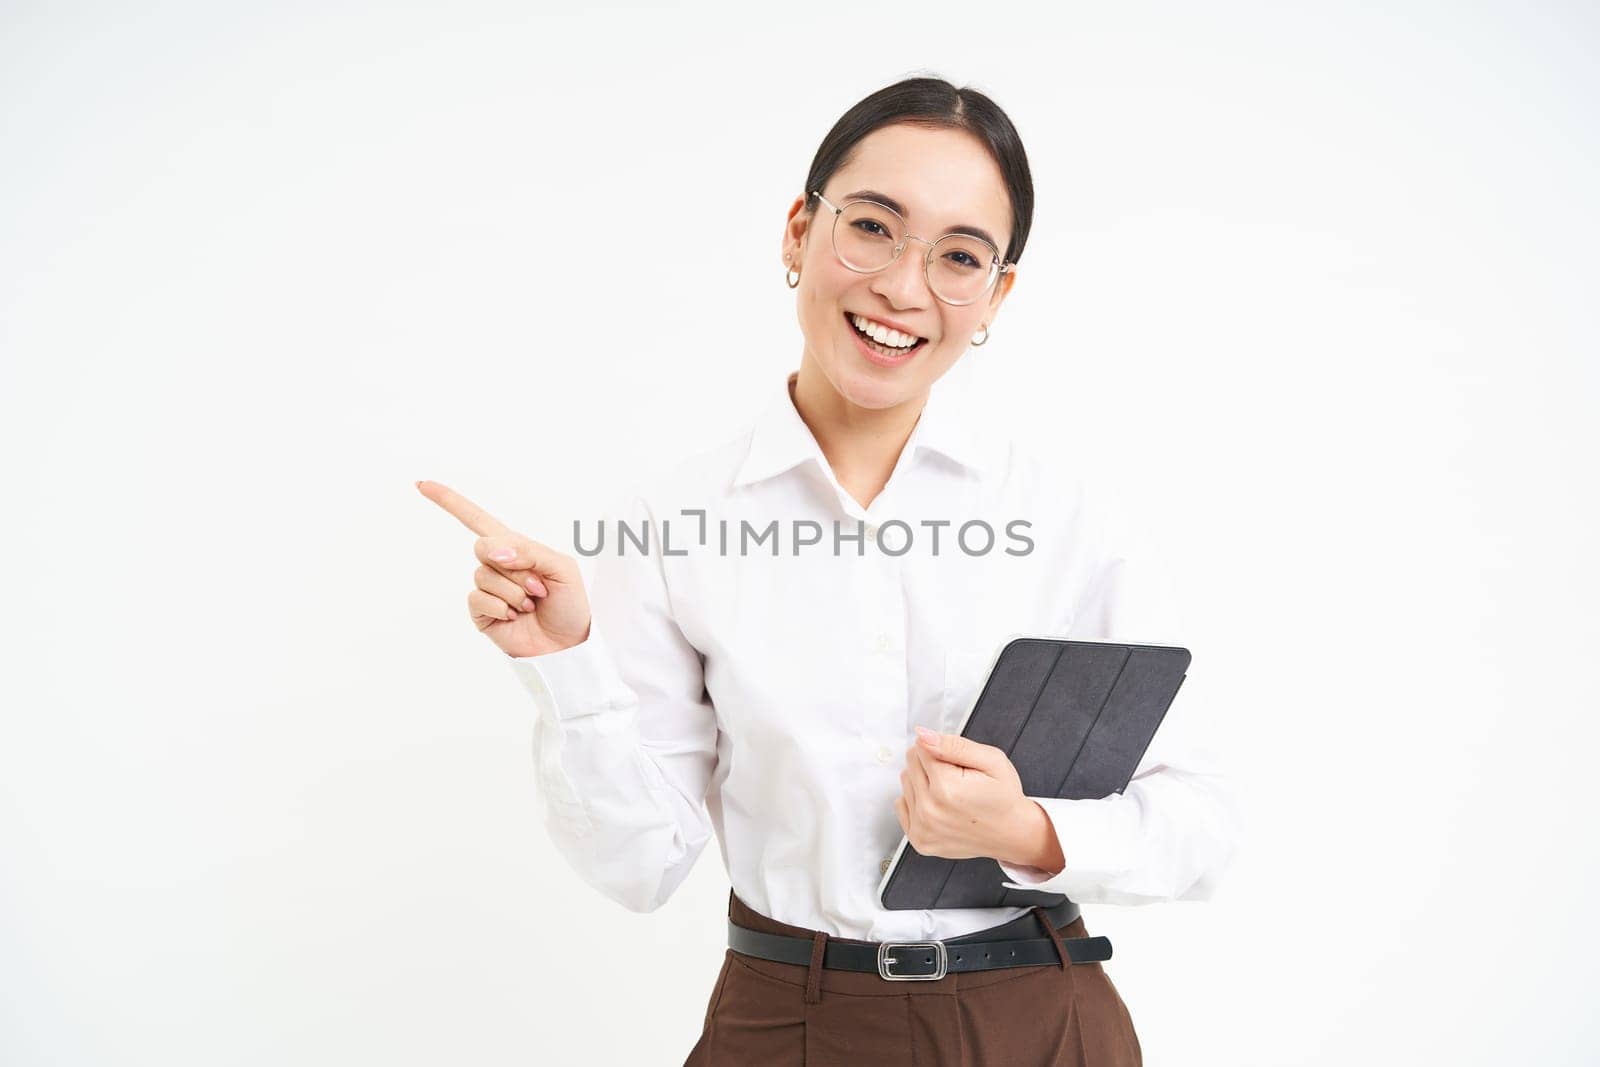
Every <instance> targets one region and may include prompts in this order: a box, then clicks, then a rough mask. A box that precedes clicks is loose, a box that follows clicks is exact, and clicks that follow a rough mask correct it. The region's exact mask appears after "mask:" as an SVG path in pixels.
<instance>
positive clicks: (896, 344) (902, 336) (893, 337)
mask: <svg viewBox="0 0 1600 1067" xmlns="http://www.w3.org/2000/svg"><path fill="white" fill-rule="evenodd" d="M850 321H851V322H853V323H855V324H856V326H858V327H859V328H860V329H861V332H862V333H865V334H867V335H868V336H869V337H871V338H872V339H873V340H874V341H876V342H878V343H879V344H880V345H888V346H889V347H890V348H910V347H911V346H912V345H914V344H916V343H917V341H918V340H919V339H918V338H916V337H913V336H911V335H910V334H906V333H901V332H900V331H899V330H891V329H889V327H887V326H885V325H883V324H882V323H878V322H873V321H872V320H871V319H868V318H863V317H862V316H860V315H855V314H852V315H851V316H850Z"/></svg>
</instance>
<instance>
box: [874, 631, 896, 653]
mask: <svg viewBox="0 0 1600 1067" xmlns="http://www.w3.org/2000/svg"><path fill="white" fill-rule="evenodd" d="M893 643H894V642H893V641H891V640H890V638H889V635H888V634H885V633H880V634H879V635H878V636H877V637H874V638H873V639H872V647H873V648H875V649H877V650H878V651H879V652H887V651H889V648H890V646H891V645H893Z"/></svg>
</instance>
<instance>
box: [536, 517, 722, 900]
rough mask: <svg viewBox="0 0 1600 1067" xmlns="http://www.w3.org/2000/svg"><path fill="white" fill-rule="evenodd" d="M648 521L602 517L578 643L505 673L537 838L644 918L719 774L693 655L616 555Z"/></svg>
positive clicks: (672, 872) (662, 585)
mask: <svg viewBox="0 0 1600 1067" xmlns="http://www.w3.org/2000/svg"><path fill="white" fill-rule="evenodd" d="M618 518H620V519H622V520H623V521H625V522H627V524H628V526H629V528H630V529H631V530H633V531H635V532H637V531H639V529H640V522H641V520H646V519H650V516H649V512H648V509H647V508H646V506H645V505H644V503H643V501H642V500H640V499H639V498H637V497H634V498H632V499H631V500H630V502H629V504H628V506H627V507H625V508H621V509H616V510H615V511H614V512H613V514H610V515H608V516H607V521H606V522H605V530H606V534H607V542H606V544H605V549H604V551H602V552H601V553H600V554H599V555H597V556H593V557H589V558H588V559H587V563H588V564H589V565H590V566H589V567H588V573H587V575H586V581H585V587H586V588H587V589H588V592H589V600H590V604H591V606H592V609H593V619H592V621H591V623H590V631H589V637H588V639H587V640H585V641H582V642H580V643H579V644H576V645H573V646H572V647H570V648H566V649H563V650H561V651H559V652H554V653H550V654H548V655H543V656H533V657H528V658H523V659H512V660H511V665H512V669H513V671H514V672H515V673H516V675H517V677H518V678H519V679H521V681H522V683H523V685H524V686H526V688H527V690H528V692H529V693H531V694H532V696H533V699H534V704H535V707H536V708H537V713H538V718H537V720H536V723H535V726H534V758H535V766H536V769H537V774H538V778H539V784H540V788H541V792H542V795H543V797H544V799H545V802H546V819H545V826H546V829H547V830H548V832H549V834H550V837H551V840H552V841H554V842H555V845H556V847H557V849H559V850H560V852H561V853H562V855H564V856H565V857H566V859H567V861H568V863H570V864H571V865H572V867H573V869H574V870H576V871H577V872H578V874H579V875H580V876H581V877H582V878H583V880H584V881H586V882H588V883H589V884H590V885H592V886H594V887H595V888H596V889H598V890H600V891H601V892H602V893H604V894H605V895H606V896H608V897H610V898H612V899H613V900H616V901H617V902H618V903H620V904H622V905H623V906H624V907H626V908H629V909H630V910H632V911H639V912H645V911H653V910H655V909H656V908H658V907H660V906H661V905H662V904H663V903H665V902H666V900H667V898H668V897H670V896H671V895H672V893H673V892H674V891H675V890H676V889H677V888H678V886H679V885H680V884H681V883H682V882H683V880H684V878H685V877H687V876H688V873H689V870H690V868H691V867H693V865H694V862H695V860H696V859H697V858H698V857H699V855H700V852H701V851H702V850H703V849H704V848H705V845H706V842H707V841H709V840H710V839H711V837H712V826H711V821H710V818H709V816H708V814H707V812H706V805H705V797H706V790H707V787H708V785H709V783H710V781H711V776H712V773H713V772H714V770H715V768H716V763H717V737H718V733H717V720H716V714H715V711H714V709H713V708H712V705H711V701H710V699H709V697H708V696H707V694H706V692H705V682H704V676H703V671H702V664H701V659H700V654H699V652H698V651H697V650H696V649H695V648H694V647H693V646H692V645H690V644H689V642H688V641H687V640H686V639H685V638H684V636H683V632H682V631H681V630H680V629H679V627H678V624H677V623H676V621H674V619H673V615H672V610H671V606H670V603H669V600H668V596H667V586H666V581H665V578H664V575H663V572H662V569H661V558H660V546H661V541H660V528H659V526H658V525H657V524H656V523H655V522H654V521H653V520H651V523H650V525H651V530H650V541H649V546H650V552H649V554H645V553H644V552H642V551H640V550H639V549H638V547H637V546H636V545H635V544H634V543H633V542H631V541H630V542H629V543H628V544H627V551H626V553H625V554H624V555H621V556H619V555H617V551H616V548H617V546H616V543H615V537H616V531H617V527H616V524H615V521H614V520H616V519H618Z"/></svg>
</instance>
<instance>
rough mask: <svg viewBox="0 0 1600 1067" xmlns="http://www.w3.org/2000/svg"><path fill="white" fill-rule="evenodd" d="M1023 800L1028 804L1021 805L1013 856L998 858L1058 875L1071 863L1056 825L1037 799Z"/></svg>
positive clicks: (1025, 798) (1018, 865) (1026, 798)
mask: <svg viewBox="0 0 1600 1067" xmlns="http://www.w3.org/2000/svg"><path fill="white" fill-rule="evenodd" d="M1023 799H1024V800H1025V801H1026V803H1024V804H1022V805H1021V806H1020V811H1019V814H1018V816H1017V834H1016V838H1015V840H1016V845H1015V846H1014V849H1013V850H1012V851H1011V853H1010V854H1009V855H1005V856H1000V857H998V858H999V859H1000V860H1001V861H1002V862H1004V863H1009V864H1011V865H1013V866H1016V867H1037V868H1038V869H1039V870H1041V871H1044V872H1045V873H1046V874H1048V875H1051V876H1054V875H1057V874H1059V873H1061V871H1062V869H1063V868H1065V867H1066V865H1067V861H1066V858H1065V857H1064V856H1063V855H1062V854H1061V842H1060V840H1059V839H1057V837H1056V828H1055V824H1054V823H1052V822H1051V821H1050V816H1049V815H1048V814H1046V812H1045V810H1044V807H1043V806H1042V805H1040V803H1039V802H1038V801H1037V800H1034V799H1033V798H1032V797H1024V798H1023Z"/></svg>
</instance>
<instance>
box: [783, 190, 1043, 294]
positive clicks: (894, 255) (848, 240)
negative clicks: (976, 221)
mask: <svg viewBox="0 0 1600 1067" xmlns="http://www.w3.org/2000/svg"><path fill="white" fill-rule="evenodd" d="M811 195H812V196H814V197H816V198H817V199H818V200H820V201H822V202H823V203H824V204H826V205H828V208H829V209H830V210H831V211H832V212H833V254H834V255H836V256H838V257H839V262H840V263H843V264H844V265H845V266H846V267H848V268H849V269H851V270H853V271H855V272H856V273H857V274H876V273H877V272H878V271H880V270H882V269H883V268H885V267H887V266H888V265H889V264H891V263H893V262H894V261H895V260H897V259H899V258H900V253H901V252H903V251H905V247H906V245H907V244H909V243H910V242H911V241H921V242H922V243H923V244H925V245H927V246H928V254H927V256H926V257H925V259H924V260H923V264H922V273H923V275H924V276H925V277H926V278H927V279H928V288H929V289H931V290H933V295H934V296H936V297H938V298H939V299H940V300H943V301H944V302H945V303H946V304H953V305H955V306H956V307H960V306H961V305H963V304H970V303H972V302H973V301H974V300H976V299H978V298H979V297H980V296H982V295H983V294H984V293H986V292H988V291H989V287H990V286H991V285H993V284H994V282H995V279H996V278H998V277H999V276H1000V275H1002V274H1004V273H1005V272H1006V271H1008V270H1010V269H1012V267H1014V266H1016V264H1014V263H1002V262H1001V261H1000V253H999V252H997V251H995V247H994V245H992V244H990V243H989V242H988V241H985V240H984V239H983V238H981V237H973V236H972V235H971V234H965V233H947V234H945V235H944V236H943V237H941V238H939V239H938V240H937V241H929V240H927V239H926V238H922V237H918V236H916V235H915V234H911V233H907V232H906V220H905V219H903V218H901V216H900V213H899V212H897V211H895V210H893V209H892V208H888V207H885V206H884V205H882V204H879V203H877V202H875V201H872V200H850V201H847V202H846V203H845V204H844V206H843V207H836V206H834V204H833V202H832V201H830V200H829V199H828V198H827V197H825V196H823V195H822V193H821V192H820V191H813V192H812V194H811Z"/></svg>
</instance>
